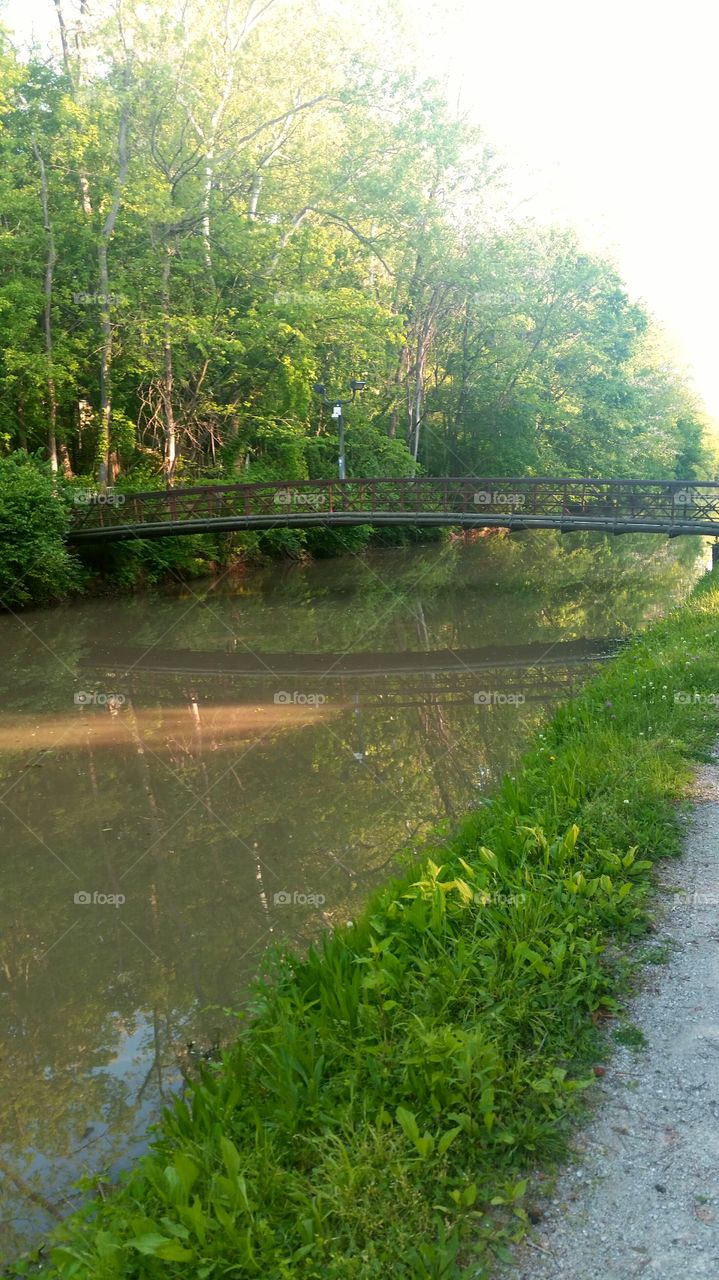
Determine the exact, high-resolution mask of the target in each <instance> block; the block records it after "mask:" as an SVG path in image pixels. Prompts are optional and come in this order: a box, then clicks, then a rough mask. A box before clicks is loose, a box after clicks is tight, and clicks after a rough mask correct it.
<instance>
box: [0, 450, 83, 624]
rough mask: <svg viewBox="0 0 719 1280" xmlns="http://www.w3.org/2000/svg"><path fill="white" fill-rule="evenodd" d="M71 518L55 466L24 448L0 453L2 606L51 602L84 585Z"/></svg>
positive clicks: (0, 592) (0, 581) (0, 577)
mask: <svg viewBox="0 0 719 1280" xmlns="http://www.w3.org/2000/svg"><path fill="white" fill-rule="evenodd" d="M69 524H70V504H69V501H68V499H67V497H66V496H64V493H63V490H62V488H58V487H56V484H55V482H54V481H53V476H52V472H51V471H50V468H49V466H47V465H45V464H44V463H42V462H40V461H39V460H38V459H36V458H34V457H31V456H30V455H29V454H27V453H25V452H24V451H22V450H18V451H17V452H16V453H11V454H9V455H8V457H6V458H0V606H3V607H5V608H9V609H13V608H17V607H18V606H19V605H25V604H43V603H47V602H49V601H52V600H58V599H60V598H61V597H62V596H64V595H66V594H67V593H68V592H69V591H72V590H74V589H75V588H76V587H77V586H78V585H79V582H80V574H79V567H78V564H77V562H76V560H75V559H74V558H73V556H72V555H71V554H70V551H69V550H68V548H67V545H66V541H65V539H66V537H67V532H68V528H69Z"/></svg>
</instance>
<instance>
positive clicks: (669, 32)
mask: <svg viewBox="0 0 719 1280" xmlns="http://www.w3.org/2000/svg"><path fill="white" fill-rule="evenodd" d="M332 3H333V4H335V5H336V3H337V0H331V3H330V4H329V5H328V8H330V7H331V4H332ZM355 7H356V8H358V9H360V10H361V8H362V0H356V5H355ZM415 13H416V18H415V21H416V25H417V32H416V41H417V48H418V54H419V57H420V60H421V63H422V69H423V70H424V71H425V72H427V71H431V72H432V73H434V74H435V75H436V76H437V77H438V78H440V79H441V80H443V81H444V80H446V81H447V82H448V85H449V90H450V93H451V97H452V100H453V102H456V101H457V99H458V98H459V100H460V102H461V104H462V107H463V108H464V109H465V110H467V111H468V112H470V114H471V116H472V117H473V118H474V119H476V120H477V121H478V122H479V123H480V124H482V125H483V127H484V129H485V132H486V135H487V137H488V139H489V141H491V142H492V143H493V144H494V145H495V146H496V147H497V148H498V150H499V151H500V152H501V154H502V156H503V157H504V158H506V160H507V162H508V166H509V170H510V173H511V174H512V181H513V187H514V189H515V190H516V196H517V200H521V201H522V204H521V205H520V206H519V208H518V210H517V212H520V211H521V212H523V213H525V214H527V215H533V216H535V217H536V218H537V219H539V220H541V221H550V220H551V221H559V222H563V223H570V224H571V225H573V226H575V227H576V228H577V230H578V231H579V233H580V235H581V237H582V240H583V241H584V243H585V244H586V245H587V247H588V248H593V249H598V250H603V251H605V252H608V253H609V254H610V256H612V257H613V258H614V259H615V260H616V262H617V264H618V266H619V268H620V270H621V272H622V275H623V276H624V278H625V280H626V281H627V284H628V286H629V289H630V292H631V293H632V294H633V295H634V296H636V297H641V298H643V299H644V301H645V302H646V303H647V305H648V306H649V307H650V308H651V309H652V311H653V312H654V313H655V314H656V315H657V317H658V318H659V319H660V321H661V322H662V324H663V325H664V326H665V328H666V329H667V330H668V332H669V334H670V335H671V337H672V339H673V340H674V343H675V344H676V349H677V352H678V354H679V355H680V358H682V359H683V360H684V361H685V362H686V364H687V365H688V367H689V369H690V372H691V373H692V376H693V379H694V383H695V386H696V387H697V390H698V391H699V392H700V393H701V395H702V396H703V398H704V400H705V403H706V405H707V407H708V409H709V410H710V412H711V413H712V414H713V415H715V416H716V417H719V352H718V350H717V346H718V338H719V333H718V326H717V324H716V322H715V312H716V309H717V300H718V299H719V216H718V213H717V193H718V190H719V181H718V179H717V168H718V166H719V137H718V134H719V90H718V87H717V86H718V85H719V72H718V68H717V60H718V56H719V55H718V53H717V49H718V42H717V37H718V36H719V6H716V5H714V4H713V3H711V0H709V2H707V0H705V2H704V3H702V2H701V0H684V3H682V4H681V5H677V4H676V3H667V4H665V5H663V6H662V5H661V0H602V3H601V4H599V3H597V2H596V0H583V3H582V0H493V2H492V3H487V0H474V2H473V0H444V3H442V4H441V5H440V4H438V3H436V0H417V3H416V6H415ZM440 13H441V14H442V15H443V16H442V17H441V18H440V17H439V14H440ZM0 14H1V15H2V21H3V22H4V24H5V25H6V26H7V27H9V28H10V30H14V31H15V32H16V34H17V36H18V37H19V38H21V39H22V38H26V37H27V36H28V35H29V33H30V30H31V29H32V28H34V31H35V33H36V34H37V35H38V36H40V35H41V34H42V33H43V32H44V31H45V32H46V31H50V30H51V31H52V32H53V37H54V29H55V21H56V19H55V12H54V5H53V3H52V0H6V3H5V5H4V7H3V8H2V9H1V10H0Z"/></svg>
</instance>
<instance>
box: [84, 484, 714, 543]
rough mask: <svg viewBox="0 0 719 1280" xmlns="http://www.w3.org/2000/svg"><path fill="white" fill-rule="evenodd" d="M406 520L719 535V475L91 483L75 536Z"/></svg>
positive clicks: (171, 533) (424, 523) (114, 536)
mask: <svg viewBox="0 0 719 1280" xmlns="http://www.w3.org/2000/svg"><path fill="white" fill-rule="evenodd" d="M402 524H404V525H415V526H416V525H419V526H426V527H432V526H454V527H458V528H464V529H482V528H507V529H511V530H522V529H559V530H561V531H562V532H570V531H577V530H598V531H602V532H608V533H616V534H620V533H661V534H665V535H667V536H669V537H679V536H682V535H689V534H705V535H709V536H719V483H714V482H711V483H710V482H705V481H702V482H701V483H699V482H697V483H687V482H684V481H679V480H672V481H664V480H635V479H624V480H589V479H570V478H566V477H560V478H553V477H532V478H527V477H526V476H525V477H517V478H512V477H510V478H507V477H502V478H501V479H500V478H496V477H473V476H463V477H459V478H456V477H455V478H452V477H439V478H438V477H434V476H420V477H410V478H394V479H393V478H377V477H370V478H365V479H358V480H344V481H339V480H335V481H332V480H296V481H292V482H289V483H280V482H276V483H271V484H224V485H197V486H191V487H188V488H179V489H155V490H149V491H146V492H143V493H127V494H123V493H121V492H115V491H108V492H107V493H104V494H103V493H98V494H88V493H87V491H82V492H81V493H78V494H77V495H76V505H75V509H74V512H73V522H72V528H71V532H70V541H71V542H74V543H80V542H92V541H97V540H103V541H117V540H121V539H130V538H160V537H175V536H178V535H187V534H193V533H224V532H232V531H233V530H242V529H277V528H317V527H337V528H342V527H346V526H356V525H374V526H378V527H379V526H391V525H402Z"/></svg>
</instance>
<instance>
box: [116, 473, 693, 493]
mask: <svg viewBox="0 0 719 1280" xmlns="http://www.w3.org/2000/svg"><path fill="white" fill-rule="evenodd" d="M467 481H471V482H472V483H473V484H474V483H476V484H502V485H507V484H524V485H540V484H554V485H560V484H561V485H564V484H571V485H580V484H591V485H604V486H605V487H607V486H609V485H642V486H648V485H657V486H659V487H661V488H663V489H678V490H682V489H687V488H690V489H719V481H717V480H661V479H643V478H641V477H638V476H634V477H631V476H620V477H617V478H614V477H611V478H609V479H607V478H603V477H601V476H600V477H594V478H592V477H582V476H482V475H474V474H471V475H470V474H468V475H463V476H351V477H349V478H348V479H346V480H338V479H334V478H332V479H324V480H322V479H320V480H230V481H219V482H218V483H217V484H199V485H176V486H175V487H174V488H170V487H166V488H163V489H115V490H112V492H115V493H121V494H123V496H124V497H126V498H140V499H142V498H157V497H160V496H168V495H170V494H175V495H176V496H178V497H179V496H180V494H188V495H191V496H198V497H199V496H200V495H201V494H203V493H216V492H218V491H222V492H225V491H228V490H229V491H239V490H243V491H245V490H249V491H259V490H261V489H297V488H308V487H314V488H323V489H326V488H328V487H330V486H331V487H334V486H337V487H338V488H340V489H341V488H342V487H343V486H349V485H357V484H426V485H431V484H459V483H466V482H467Z"/></svg>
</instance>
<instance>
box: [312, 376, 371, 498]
mask: <svg viewBox="0 0 719 1280" xmlns="http://www.w3.org/2000/svg"><path fill="white" fill-rule="evenodd" d="M366 386H367V383H366V382H365V381H364V380H363V379H360V378H353V379H352V381H351V382H350V391H351V392H352V395H351V396H350V397H349V398H345V399H344V400H341V399H340V398H339V397H338V396H334V397H333V398H332V399H330V397H329V396H328V395H327V390H326V387H325V384H324V382H316V383H315V384H314V386H313V388H312V390H313V391H314V392H315V394H316V395H318V396H320V397H321V398H322V400H323V401H324V403H325V404H326V405H328V406H329V407H330V408H331V409H332V417H333V419H334V420H335V421H336V422H337V429H338V432H339V446H340V451H339V460H338V469H339V478H340V480H346V479H347V462H346V458H345V419H344V414H343V412H342V406H343V405H345V404H351V403H352V402H353V401H354V400H355V398H356V396H357V392H358V391H364V389H365V387H366Z"/></svg>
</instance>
